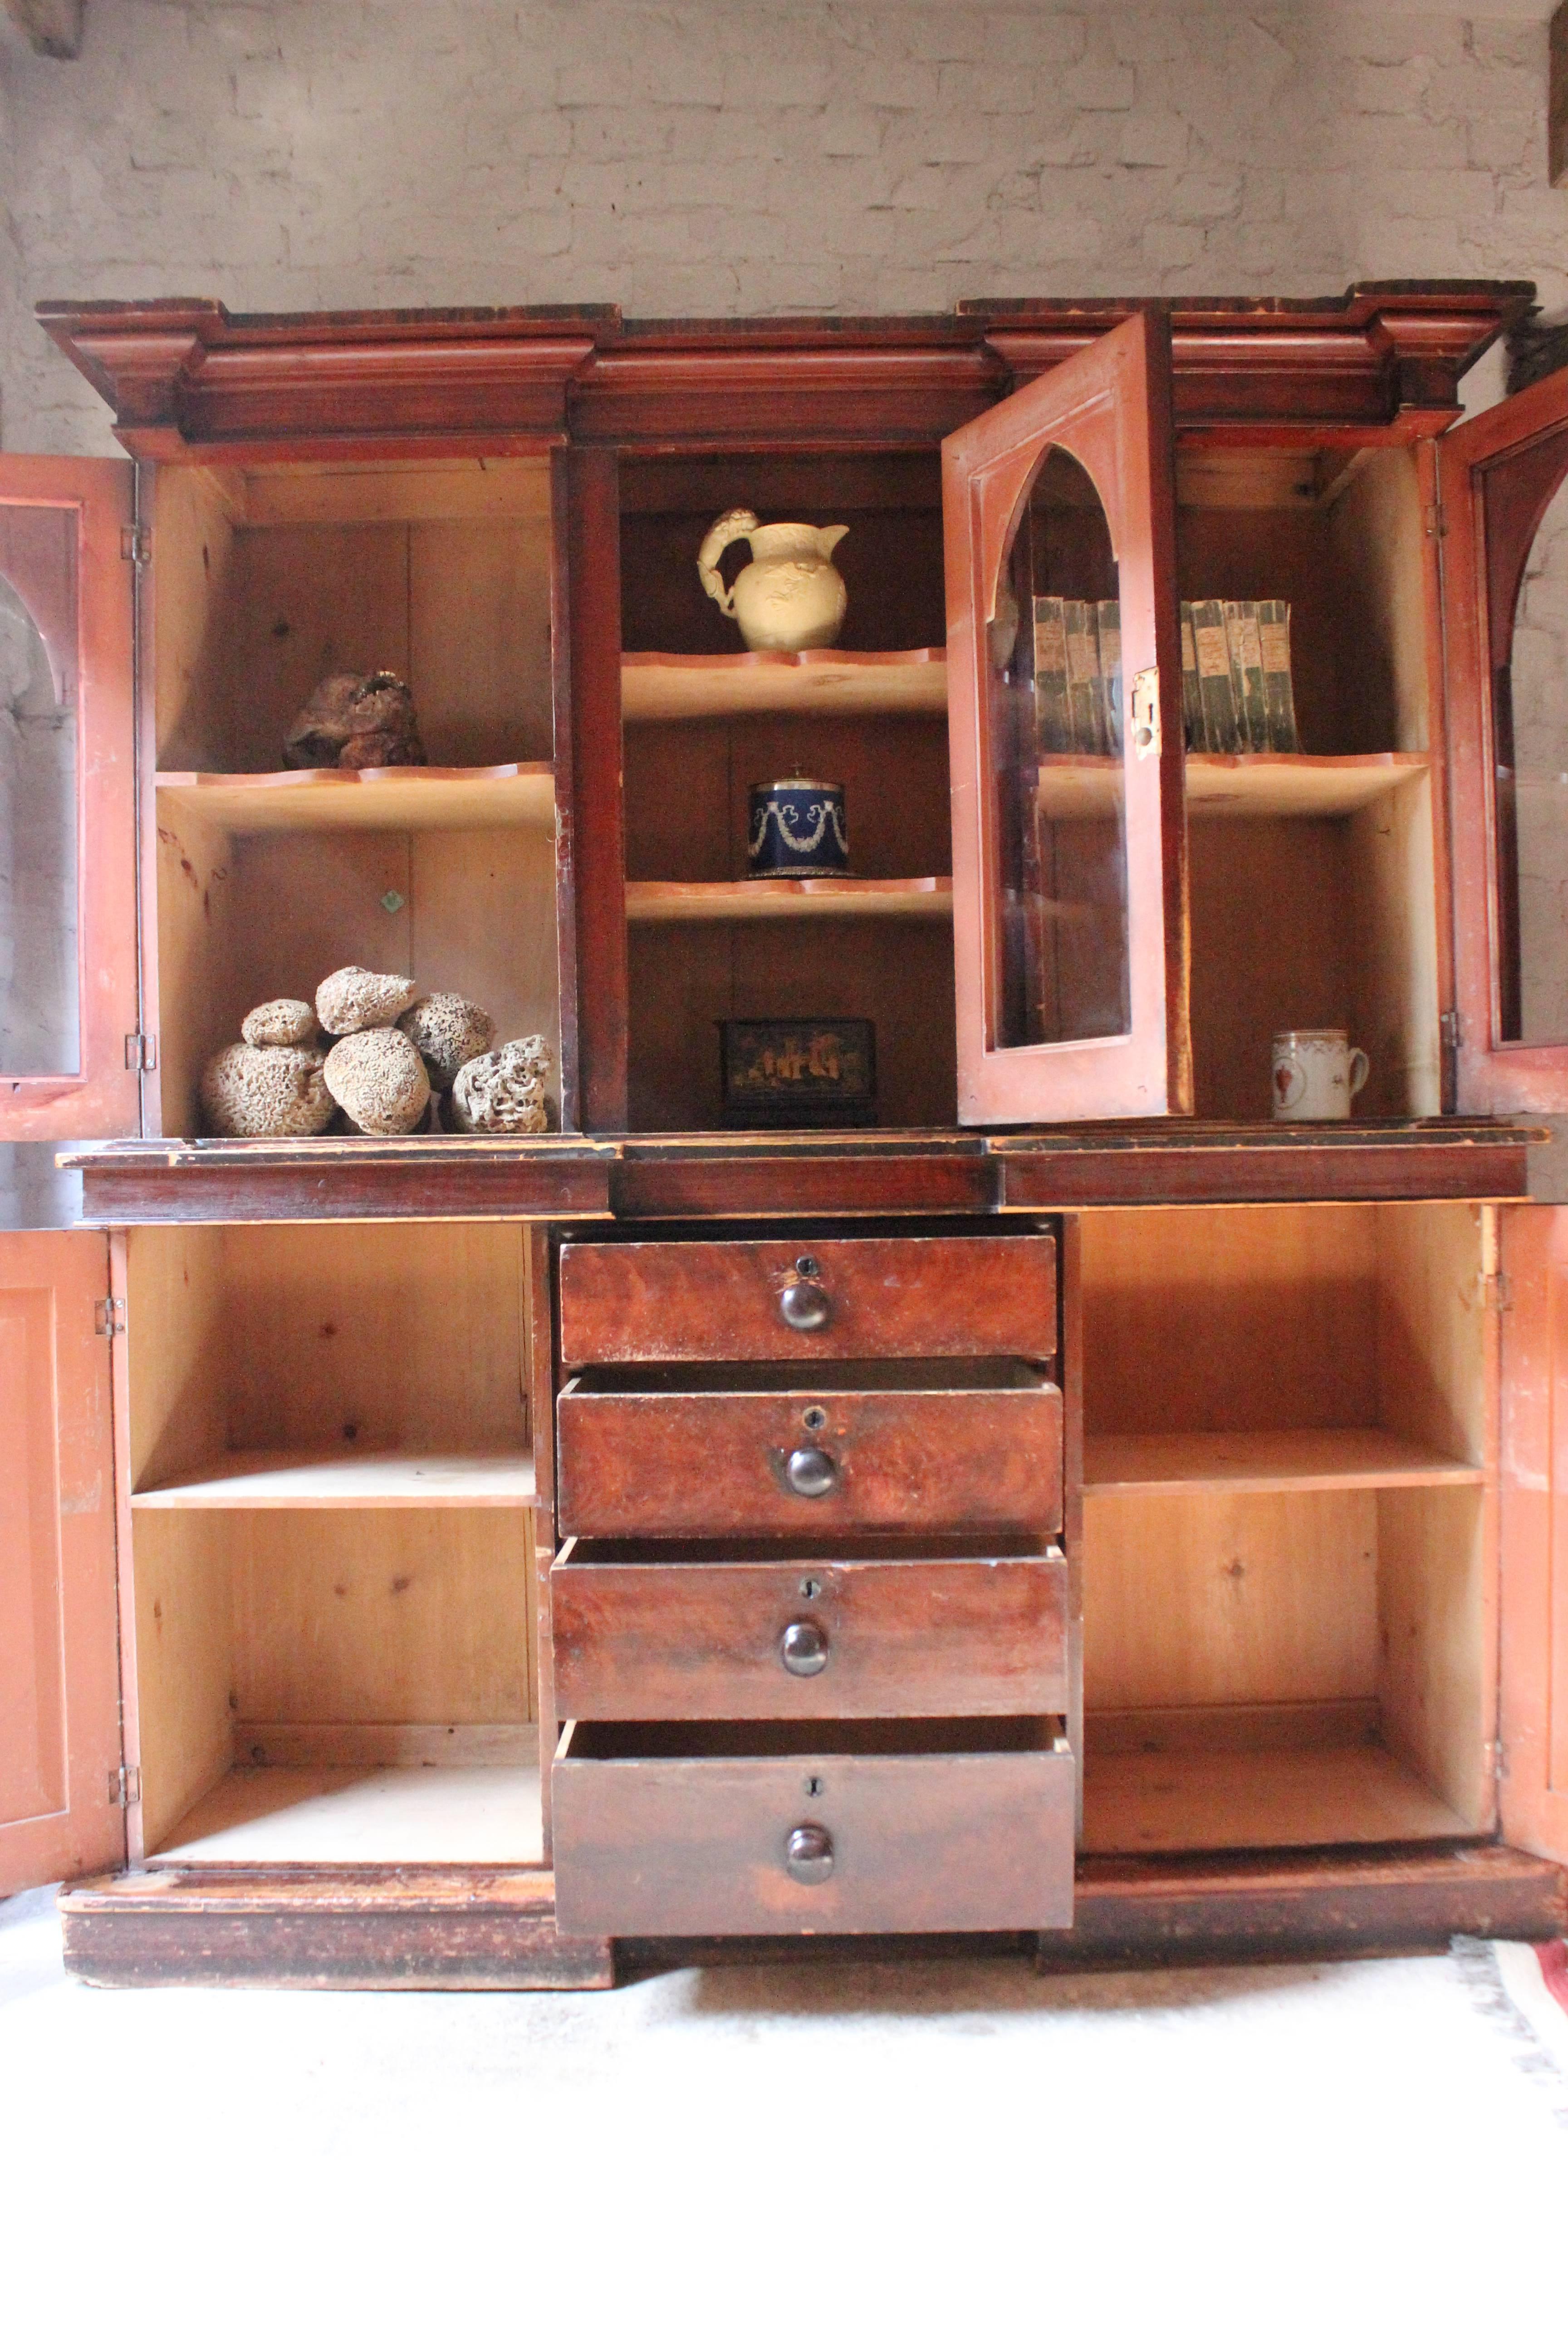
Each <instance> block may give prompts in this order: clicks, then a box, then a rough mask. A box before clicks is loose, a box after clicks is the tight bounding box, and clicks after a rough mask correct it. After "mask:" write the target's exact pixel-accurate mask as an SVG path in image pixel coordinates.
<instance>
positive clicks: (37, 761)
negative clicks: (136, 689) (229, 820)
mask: <svg viewBox="0 0 1568 2352" xmlns="http://www.w3.org/2000/svg"><path fill="white" fill-rule="evenodd" d="M131 478H132V468H131V467H130V466H129V465H128V464H127V463H125V462H124V461H123V460H121V459H116V458H57V457H0V1140H4V1141H8V1142H17V1141H27V1140H48V1139H58V1138H60V1137H64V1136H74V1137H88V1136H92V1137H98V1136H115V1135H134V1134H135V1133H136V1132H137V1130H138V1128H139V1125H140V1079H139V1076H138V1070H137V1066H135V1065H137V1064H138V1063H139V1051H138V1049H136V1048H134V1047H133V1046H132V1045H130V1044H128V1040H132V1038H133V1036H134V1033H135V1031H136V1027H137V1020H136V953H137V942H136V821H135V787H134V782H133V761H132V734H133V710H132V700H133V698H132V583H133V577H134V567H133V565H132V563H131V562H129V561H128V560H127V556H128V554H129V550H128V549H127V548H126V547H125V546H124V544H123V534H124V533H125V532H126V530H128V529H129V526H130V523H131Z"/></svg>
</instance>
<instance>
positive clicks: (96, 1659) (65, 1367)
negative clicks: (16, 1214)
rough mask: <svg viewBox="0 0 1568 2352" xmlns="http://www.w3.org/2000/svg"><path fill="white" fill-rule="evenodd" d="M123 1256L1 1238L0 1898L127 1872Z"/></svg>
mask: <svg viewBox="0 0 1568 2352" xmlns="http://www.w3.org/2000/svg"><path fill="white" fill-rule="evenodd" d="M108 1298H109V1244H108V1242H107V1240H106V1239H105V1237H104V1236H103V1235H102V1234H58V1233H47V1234H45V1233H39V1234H0V1895H14V1894H15V1893H16V1890H17V1888H18V1887H22V1886H35V1885H41V1884H42V1883H43V1882H45V1881H46V1880H48V1879H52V1878H70V1877H79V1876H80V1875H82V1874H84V1873H87V1872H89V1871H95V1870H106V1869H110V1868H112V1867H115V1866H117V1865H119V1864H122V1863H123V1862H124V1860H125V1814H124V1812H123V1811H121V1805H120V1797H121V1790H120V1788H119V1785H118V1784H119V1773H120V1764H121V1742H120V1691H119V1683H120V1652H119V1636H118V1609H117V1600H116V1591H115V1545H114V1459H113V1445H112V1431H111V1420H110V1344H109V1340H108V1338H107V1337H106V1336H105V1330H104V1329H103V1328H100V1326H104V1327H105V1328H106V1327H107V1324H108V1322H109V1320H110V1319H111V1318H110V1317H109V1316H108V1315H107V1313H106V1312H105V1309H106V1307H107V1304H108Z"/></svg>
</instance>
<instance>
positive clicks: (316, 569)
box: [153, 457, 574, 1135]
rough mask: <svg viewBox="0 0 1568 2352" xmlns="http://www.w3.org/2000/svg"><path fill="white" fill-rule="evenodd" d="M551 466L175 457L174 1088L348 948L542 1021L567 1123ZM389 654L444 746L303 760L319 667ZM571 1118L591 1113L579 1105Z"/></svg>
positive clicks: (168, 965) (165, 655)
mask: <svg viewBox="0 0 1568 2352" xmlns="http://www.w3.org/2000/svg"><path fill="white" fill-rule="evenodd" d="M551 595H552V530H551V476H550V461H549V459H548V457H521V458H505V457H501V458H475V457H468V458H461V457H452V458H444V459H430V460H416V461H408V460H405V461H402V462H399V463H379V464H373V463H364V464H357V463H352V462H350V461H348V460H346V459H342V460H339V459H333V460H331V461H323V462H317V463H311V464H288V465H265V464H260V463H258V464H254V465H249V466H247V467H207V466H195V465H189V464H176V465H171V466H167V467H163V468H162V469H161V470H160V473H159V476H158V481H157V504H156V510H155V523H154V530H153V643H154V663H153V670H154V679H155V690H154V705H155V719H156V732H157V743H158V776H157V787H156V795H155V797H156V871H157V926H156V935H157V966H156V998H157V1003H158V1025H159V1039H160V1061H159V1068H158V1074H157V1085H158V1088H159V1094H160V1098H161V1106H162V1117H161V1127H162V1131H163V1132H164V1133H165V1134H175V1135H193V1134H199V1133H201V1132H203V1118H202V1111H201V1108H200V1104H199V1101H198V1087H199V1081H200V1076H201V1072H202V1069H203V1066H204V1065H205V1062H206V1060H207V1058H208V1056H209V1055H211V1054H213V1053H214V1052H215V1051H216V1049H217V1048H218V1047H219V1046H222V1045H227V1044H230V1043H232V1041H233V1040H234V1039H235V1038H236V1037H237V1036H238V1034H239V1024H240V1022H241V1021H242V1020H243V1018H244V1016H245V1014H246V1013H247V1012H248V1011H249V1010H250V1008H251V1007H252V1006H254V1005H257V1004H259V1003H264V1002H266V1001H267V1000H268V999H270V998H273V997H294V998H302V999H305V1000H310V999H313V997H314V994H315V991H316V988H317V986H318V985H319V983H320V982H321V981H322V980H323V979H324V978H325V977H326V976H327V974H328V973H329V972H331V971H335V970H337V969H339V968H340V967H341V966H342V965H345V964H351V963H357V964H363V965H365V966H367V967H368V968H369V969H371V970H372V971H393V972H399V973H405V974H407V975H409V976H410V977H411V978H412V979H413V980H414V981H415V982H416V985H417V987H418V989H419V990H420V992H421V993H422V994H426V993H430V992H437V991H451V992H455V993H457V994H458V995H461V996H464V997H468V998H470V999H472V1000H474V1001H475V1002H477V1003H479V1004H480V1005H481V1006H483V1007H484V1008H485V1010H486V1011H488V1012H489V1013H490V1014H491V1016H492V1018H493V1020H494V1021H495V1023H496V1033H495V1034H496V1042H497V1043H500V1041H502V1040H504V1039H507V1038H511V1037H517V1036H522V1035H530V1034H542V1035H543V1036H544V1037H545V1039H546V1041H547V1044H548V1045H549V1048H550V1051H551V1055H552V1073H551V1077H550V1080H549V1094H550V1097H551V1099H552V1104H553V1105H554V1106H555V1111H554V1114H553V1116H552V1124H554V1123H556V1120H557V1119H558V1118H559V1117H560V1116H561V1112H562V1108H563V1106H562V1097H561V1081H560V1071H561V1063H562V1056H561V1036H560V1018H559V990H558V976H557V974H558V965H557V953H556V932H555V893H556V877H555V850H554V832H555V801H554V783H553V772H552V753H553V740H552V659H551ZM376 671H386V672H390V673H391V674H392V675H393V676H394V677H396V678H399V679H402V680H403V681H404V682H405V684H406V685H407V686H408V688H409V689H410V692H411V695H412V698H413V704H414V710H415V714H416V720H417V726H418V732H419V737H420V740H421V743H422V746H423V749H424V751H425V754H426V763H425V764H418V765H415V764H401V765H399V764H386V765H382V764H376V765H372V764H369V763H367V764H366V765H365V767H364V768H363V770H362V769H359V768H355V767H352V766H351V767H348V768H344V767H342V766H341V765H339V766H332V765H321V766H316V767H309V768H303V769H301V768H300V767H299V766H298V765H290V764H289V761H288V759H287V755H286V751H285V744H286V741H287V740H288V738H289V734H290V732H291V730H293V728H294V723H295V720H296V719H297V717H298V715H299V713H300V710H301V708H302V706H303V705H304V704H305V703H306V701H307V700H308V698H310V695H311V693H312V692H313V690H314V689H315V688H317V687H318V686H319V685H320V684H321V681H322V680H323V679H325V678H327V677H331V676H333V675H334V674H339V673H343V672H356V673H362V674H363V673H374V672H376ZM564 1114H565V1117H566V1120H567V1123H568V1124H571V1123H573V1120H574V1112H573V1108H572V1106H571V1105H570V1104H569V1103H568V1104H566V1105H565V1106H564Z"/></svg>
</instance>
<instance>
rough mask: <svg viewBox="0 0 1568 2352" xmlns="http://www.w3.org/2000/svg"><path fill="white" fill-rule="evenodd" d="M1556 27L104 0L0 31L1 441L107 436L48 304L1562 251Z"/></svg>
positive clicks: (1154, 277)
mask: <svg viewBox="0 0 1568 2352" xmlns="http://www.w3.org/2000/svg"><path fill="white" fill-rule="evenodd" d="M1545 56H1546V36H1545V28H1544V26H1543V25H1541V24H1532V23H1529V22H1520V21H1517V20H1516V19H1508V18H1495V19H1485V18H1468V17H1463V16H1454V15H1447V14H1436V13H1435V14H1432V15H1430V16H1426V15H1419V14H1408V13H1404V14H1402V13H1390V11H1389V10H1388V9H1386V8H1384V9H1369V10H1368V11H1367V12H1366V13H1365V14H1364V15H1363V14H1359V13H1352V12H1349V11H1347V10H1346V9H1344V8H1342V7H1338V6H1331V5H1317V0H1296V5H1286V6H1279V5H1243V0H1211V5H1186V6H1183V7H1179V8H1177V7H1168V6H1152V7H1141V6H1122V5H1088V6H1083V7H1079V8H1078V9H1057V8H1053V7H1051V6H1049V5H1032V6H1030V5H1003V0H980V5H970V6H927V5H921V0H880V5H879V0H868V5H861V0H773V5H767V0H703V5H681V0H674V5H660V6H650V5H631V0H523V5H511V4H510V0H89V5H88V37H87V43H86V47H85V49H84V52H83V54H82V56H81V58H79V60H77V61H76V62H74V63H68V64H64V63H55V62H51V61H49V60H47V59H44V58H35V57H33V56H32V55H31V54H30V53H29V52H27V51H26V49H25V48H24V47H22V46H21V45H20V43H19V40H18V39H17V37H16V36H14V35H11V36H7V37H6V38H5V44H4V46H3V47H0V70H3V75H4V83H3V97H4V106H5V113H4V116H3V117H0V141H3V142H4V157H3V163H0V171H3V178H0V196H3V198H4V202H5V209H6V221H5V228H6V230H7V234H6V235H5V236H4V237H3V238H0V440H3V442H4V445H5V446H6V447H9V448H26V447H32V448H42V449H55V450H62V451H63V450H72V449H83V450H91V449H97V448H107V447H109V446H111V444H110V442H109V440H108V438H107V436H106V433H105V429H104V425H103V423H102V413H101V411H100V409H99V408H98V405H97V404H96V402H95V401H94V399H93V397H92V395H91V394H89V392H88V390H87V388H86V386H85V385H83V384H82V383H80V382H79V379H78V378H77V377H76V376H75V374H74V373H73V372H72V371H71V370H70V369H69V368H68V366H67V365H66V363H65V362H63V361H62V360H60V359H58V357H57V356H56V355H55V354H54V352H52V350H51V349H50V348H49V347H48V346H47V345H46V344H45V343H44V341H43V340H42V338H41V337H40V335H39V333H38V331H37V328H36V326H35V325H34V324H33V323H32V320H31V318H30V315H29V313H30V310H31V306H32V304H33V302H34V301H35V300H36V299H37V298H38V297H39V296H41V295H64V296H70V297H81V296H107V295H116V296H139V295H153V294H166V293H171V292H178V293H198V294H213V295H218V296H221V297H222V299H224V300H226V302H228V303H229V304H230V306H231V307H233V308H236V309H250V310H258V309H287V310H296V309H298V310H304V309H311V308H316V307H320V306H331V305H360V304H381V303H446V302H449V303H466V302H477V303H490V302H549V301H559V300H573V299H575V300H594V301H618V302H620V303H621V304H622V305H623V306H624V307H625V308H626V310H627V311H628V312H630V313H633V314H642V315H668V314H670V313H673V312H734V311H748V310H752V311H760V310H839V311H879V310H942V309H945V308H947V307H948V306H949V305H950V304H951V303H952V301H953V300H954V299H957V298H958V297H959V296H961V295H985V294H995V295H1017V294H1028V293H1041V294H1067V293H1090V294H1110V293H1142V292H1160V293H1176V292H1181V291H1184V290H1187V291H1198V292H1214V293H1229V292H1235V293H1251V292H1278V293H1284V294H1319V293H1329V292H1337V291H1338V290H1340V289H1342V287H1343V286H1345V285H1346V284H1347V283H1348V282H1349V281H1350V280H1351V279H1352V278H1400V277H1421V276H1429V275H1447V276H1508V277H1530V278H1536V279H1537V280H1538V281H1539V283H1540V286H1541V289H1542V299H1543V300H1544V301H1545V302H1546V303H1547V305H1548V306H1549V307H1550V308H1553V309H1555V308H1559V307H1561V306H1563V304H1564V303H1565V302H1568V236H1565V231H1568V193H1560V192H1558V191H1555V190H1553V189H1552V188H1550V187H1549V186H1548V184H1547V181H1546V169H1545V152H1544V151H1545V133H1544V128H1543V119H1544V107H1545V79H1546V62H1545Z"/></svg>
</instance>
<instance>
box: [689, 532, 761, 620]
mask: <svg viewBox="0 0 1568 2352" xmlns="http://www.w3.org/2000/svg"><path fill="white" fill-rule="evenodd" d="M756 528H757V518H756V516H755V515H754V514H753V513H752V510H751V509H750V507H731V508H730V509H729V510H728V512H727V513H724V514H721V516H720V518H719V520H718V521H717V522H716V523H715V524H714V525H713V527H712V529H711V530H710V531H709V533H708V536H707V538H706V539H705V540H704V541H703V542H702V544H701V546H700V548H699V549H698V551H697V577H698V578H699V580H700V581H701V583H702V585H703V586H704V588H706V589H707V591H708V593H709V594H710V596H711V597H712V599H713V602H714V603H715V604H717V605H718V607H719V610H720V611H721V613H722V614H725V616H726V617H727V618H728V619H730V620H731V621H732V620H733V619H734V617H735V592H734V590H733V589H732V588H726V587H725V585H724V577H723V574H722V572H721V571H720V569H719V558H720V557H721V555H722V554H723V552H724V550H725V549H726V548H727V547H728V546H729V545H730V542H731V540H736V539H750V537H751V535H752V531H754V530H756Z"/></svg>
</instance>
